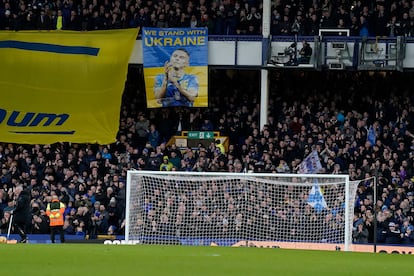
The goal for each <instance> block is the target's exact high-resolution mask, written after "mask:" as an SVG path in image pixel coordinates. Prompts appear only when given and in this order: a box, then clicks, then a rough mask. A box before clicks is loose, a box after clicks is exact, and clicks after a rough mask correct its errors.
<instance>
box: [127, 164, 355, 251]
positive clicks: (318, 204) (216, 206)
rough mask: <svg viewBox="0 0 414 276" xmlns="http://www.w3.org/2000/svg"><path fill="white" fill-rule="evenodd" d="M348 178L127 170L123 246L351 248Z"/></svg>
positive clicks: (352, 191) (351, 200)
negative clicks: (133, 244) (140, 244)
mask: <svg viewBox="0 0 414 276" xmlns="http://www.w3.org/2000/svg"><path fill="white" fill-rule="evenodd" d="M358 183H359V182H350V181H349V176H348V175H321V174H317V175H313V174H256V173H241V174H240V173H215V172H202V173H198V172H165V171H160V172H159V171H156V172H155V171H128V175H127V199H126V206H127V207H126V224H125V240H126V242H127V243H128V242H134V243H144V244H179V245H209V246H211V245H213V246H214V245H219V246H257V247H281V248H303V249H332V250H345V251H348V250H350V245H351V243H352V222H353V215H354V212H353V211H354V203H355V194H356V190H357V187H358Z"/></svg>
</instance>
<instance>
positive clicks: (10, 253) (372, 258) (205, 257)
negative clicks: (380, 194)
mask: <svg viewBox="0 0 414 276" xmlns="http://www.w3.org/2000/svg"><path fill="white" fill-rule="evenodd" d="M0 264H1V269H0V275H5V276H6V275H31V276H35V275H42V276H47V275H53V276H56V275H58V276H64V275H71V276H73V275H80V276H86V275H87V276H89V275H90V276H102V275H114V276H123V275H147V276H149V275H395V274H398V275H403V274H405V273H410V274H406V275H411V273H412V271H413V269H414V256H412V255H398V254H374V253H355V252H339V251H310V250H287V249H268V248H232V247H201V246H198V247H196V246H194V247H193V246H172V245H171V246H159V245H103V244H102V245H97V244H63V245H62V244H16V245H12V244H4V245H0Z"/></svg>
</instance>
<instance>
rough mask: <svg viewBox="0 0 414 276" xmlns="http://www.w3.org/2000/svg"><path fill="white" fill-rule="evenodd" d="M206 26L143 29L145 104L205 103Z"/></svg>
mask: <svg viewBox="0 0 414 276" xmlns="http://www.w3.org/2000/svg"><path fill="white" fill-rule="evenodd" d="M207 44H208V32H207V29H206V28H171V29H170V28H168V29H166V28H144V29H143V31H142V50H143V62H144V78H145V87H146V95H147V106H148V107H149V108H155V107H174V106H186V107H206V106H208V97H207V94H208V85H207V84H208V68H207V65H208V55H207V52H208V45H207Z"/></svg>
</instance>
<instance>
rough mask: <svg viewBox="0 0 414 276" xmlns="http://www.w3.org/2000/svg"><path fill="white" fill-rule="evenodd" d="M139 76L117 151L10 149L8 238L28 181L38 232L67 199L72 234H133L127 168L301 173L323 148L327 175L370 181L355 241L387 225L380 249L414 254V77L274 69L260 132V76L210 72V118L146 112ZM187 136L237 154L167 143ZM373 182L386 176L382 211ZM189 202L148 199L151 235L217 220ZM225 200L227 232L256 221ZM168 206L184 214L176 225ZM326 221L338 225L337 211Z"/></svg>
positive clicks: (360, 199)
mask: <svg viewBox="0 0 414 276" xmlns="http://www.w3.org/2000/svg"><path fill="white" fill-rule="evenodd" d="M139 70H140V69H139V68H138V69H137V68H135V69H133V68H132V69H130V73H129V77H128V81H127V84H126V88H125V92H124V96H123V105H122V107H121V119H120V129H119V133H118V135H117V141H116V142H115V143H113V144H110V145H94V144H72V143H57V144H52V145H21V144H12V143H1V144H0V164H1V170H2V171H1V176H0V181H1V188H0V214H1V219H0V231H1V233H3V234H4V233H7V227H8V221H9V219H10V210H12V209H13V190H14V188H15V187H16V185H18V184H19V183H20V184H23V185H24V186H25V187H26V188H27V189H28V190H29V191H30V195H31V213H32V215H31V218H32V219H31V222H30V223H29V226H30V227H29V228H30V229H29V232H30V233H48V232H49V226H48V218H47V216H46V215H45V206H46V205H47V203H49V202H50V201H51V198H52V196H53V195H58V197H59V198H60V200H61V202H63V203H64V204H66V206H67V208H66V211H65V225H64V229H65V233H66V234H74V235H81V236H86V235H88V236H89V237H90V238H93V237H96V236H97V235H99V234H123V233H124V223H125V197H126V192H125V185H126V171H127V170H128V169H131V168H134V169H137V170H153V171H159V170H177V171H221V172H247V171H254V172H258V173H260V172H271V173H296V172H297V170H298V165H299V164H300V162H301V161H302V160H303V159H304V158H305V157H306V156H307V155H308V154H309V153H310V152H311V151H313V150H316V151H317V152H318V154H319V156H320V159H321V163H322V166H323V171H322V173H327V174H339V173H345V174H349V175H350V179H351V180H364V179H367V180H366V181H362V182H361V184H360V185H359V186H358V192H357V201H356V205H355V220H354V241H355V242H358V243H366V242H373V241H374V224H373V221H374V219H375V217H374V216H375V215H376V219H377V222H378V229H377V233H376V234H377V239H378V242H380V243H389V244H390V243H392V244H411V245H412V244H414V236H413V231H412V230H413V225H414V185H413V182H414V170H413V161H414V143H413V141H414V123H413V120H414V117H413V116H414V108H413V100H414V99H413V98H412V95H411V93H410V78H412V74H410V73H404V74H402V73H396V72H391V73H379V72H378V73H371V72H311V71H306V72H301V71H294V72H282V71H272V72H271V76H270V79H271V87H270V96H269V99H270V101H269V118H268V119H269V120H268V123H267V124H266V125H265V126H264V127H263V128H262V129H260V128H259V125H258V120H259V118H258V116H259V108H260V106H259V98H260V95H259V94H258V93H259V92H258V91H260V87H259V81H258V80H259V79H260V78H259V76H258V72H256V71H250V70H246V71H244V70H241V71H240V70H239V71H231V70H213V69H211V72H210V76H211V81H210V84H211V87H210V91H211V92H210V96H209V108H191V109H190V108H178V107H176V108H162V109H146V108H145V95H144V94H145V93H144V90H143V87H142V84H141V83H142V82H141V81H140V80H139V78H136V76H137V75H139ZM137 91H138V94H137ZM181 130H197V131H199V130H205V131H213V130H215V131H220V133H221V135H223V136H228V137H229V141H230V143H229V147H228V150H225V149H223V146H222V145H221V144H220V143H216V142H212V143H209V144H205V145H203V144H200V145H199V146H198V147H197V148H186V149H179V148H178V147H177V146H176V145H174V144H172V145H169V144H167V143H168V141H169V139H170V137H171V136H172V135H174V134H176V133H177V132H180V131H181ZM370 177H377V192H378V199H377V209H376V210H374V209H373V201H374V198H373V190H374V189H375V187H374V181H373V179H372V178H371V179H369V178H370ZM154 193H155V191H154ZM204 193H207V190H206V191H203V194H204ZM231 196H232V197H233V199H235V198H234V197H237V195H231ZM252 196H254V198H256V199H255V200H257V204H258V205H261V204H262V202H261V201H259V200H258V199H257V198H266V200H264V201H263V202H264V203H263V204H264V205H263V206H262V207H259V208H258V209H268V208H275V207H276V206H275V205H272V203H271V201H272V196H269V195H266V194H264V195H263V194H262V195H260V192H259V190H257V191H254V192H253V194H252ZM179 198H180V197H175V198H174V200H172V199H171V198H168V196H167V194H160V195H157V196H151V195H149V196H148V198H146V199H147V200H148V202H147V203H148V204H151V206H155V207H154V208H152V209H151V210H149V209H148V212H149V211H151V212H150V213H151V216H150V218H145V219H144V218H143V221H142V223H143V224H144V226H145V227H147V229H150V228H151V227H152V226H156V225H157V224H160V223H161V224H162V223H164V222H165V220H167V221H168V222H169V223H174V222H176V221H177V219H178V217H177V216H178V214H179V210H180V208H181V209H182V208H184V209H187V211H186V212H184V213H183V214H184V215H183V217H182V218H181V219H182V220H183V221H184V222H188V221H190V220H194V221H197V219H201V220H202V219H203V217H202V215H201V214H203V212H209V209H208V208H207V210H203V208H206V206H204V207H203V206H202V205H197V204H195V203H194V202H193V201H196V198H195V194H193V196H192V197H190V198H188V199H187V201H188V202H192V203H187V205H186V204H185V203H184V202H181V201H180V199H179ZM218 198H219V199H220V200H223V202H224V203H223V206H225V210H224V211H223V214H227V215H228V216H227V217H223V219H222V220H221V224H220V225H219V226H218V227H223V229H224V228H225V227H230V228H231V229H233V228H234V227H236V224H237V223H238V221H242V222H243V223H248V221H249V220H250V221H251V218H249V217H248V216H245V217H240V216H238V213H237V212H236V211H235V210H229V209H228V208H234V205H235V204H231V202H228V201H229V200H230V199H229V198H228V197H226V196H225V194H220V195H218ZM267 198H270V202H266V201H267ZM206 201H207V200H206ZM208 201H210V200H208ZM183 204H184V206H183ZM305 205H306V204H305ZM167 206H168V208H169V210H170V212H171V214H174V216H172V215H171V216H165V214H164V213H163V210H165V208H166V207H167ZM231 206H233V207H231ZM251 206H256V205H255V204H253V203H252V205H251ZM293 207H294V206H290V207H289V208H293ZM143 208H144V207H143ZM269 210H270V209H269ZM276 213H277V212H270V213H268V214H267V215H268V216H269V215H270V217H268V218H269V221H277V219H276V218H274V220H273V218H272V217H271V216H272V214H276ZM194 214H197V215H196V217H193V218H192V217H191V216H192V215H194ZM323 214H324V215H325V216H326V219H327V221H331V222H332V225H337V223H336V222H335V221H336V220H337V219H338V217H337V216H335V214H336V213H334V212H333V211H332V209H327V210H325V211H324V213H323ZM197 216H200V217H197ZM262 218H263V217H262ZM225 222H226V223H225ZM261 223H266V220H264V221H263V222H261ZM188 225H190V224H188ZM226 225H227V226H226ZM148 227H149V228H148ZM232 227H233V228H232ZM155 228H156V227H155ZM151 229H152V228H151ZM223 229H218V230H217V231H222V230H223ZM169 233H171V232H169ZM158 234H160V233H158ZM302 239H304V238H302Z"/></svg>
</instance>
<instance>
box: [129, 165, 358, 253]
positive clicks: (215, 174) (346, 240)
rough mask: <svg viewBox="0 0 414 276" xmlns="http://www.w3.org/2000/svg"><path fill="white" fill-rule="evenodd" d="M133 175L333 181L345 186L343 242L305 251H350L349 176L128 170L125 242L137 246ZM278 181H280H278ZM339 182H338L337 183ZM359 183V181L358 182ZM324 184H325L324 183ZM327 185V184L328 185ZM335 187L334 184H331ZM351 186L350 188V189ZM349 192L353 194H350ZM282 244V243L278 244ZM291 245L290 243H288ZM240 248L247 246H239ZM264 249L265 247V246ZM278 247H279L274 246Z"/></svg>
mask: <svg viewBox="0 0 414 276" xmlns="http://www.w3.org/2000/svg"><path fill="white" fill-rule="evenodd" d="M134 175H140V176H163V177H165V176H170V177H171V178H174V176H178V177H182V176H185V177H189V176H191V177H192V176H194V177H201V178H202V177H230V178H231V177H233V178H245V179H251V178H254V177H259V178H279V179H289V178H290V179H298V178H302V179H312V178H314V179H330V180H335V181H336V182H338V183H344V184H345V199H344V204H345V206H344V227H345V229H344V241H343V243H341V244H340V245H339V246H338V245H337V246H336V247H333V249H332V246H331V247H330V249H327V247H324V246H321V244H318V245H316V246H315V247H312V246H310V247H309V246H306V247H307V249H322V250H344V251H350V250H351V245H352V219H353V216H354V214H353V212H352V209H351V208H353V206H354V204H355V194H356V190H357V184H356V182H350V180H349V175H329V174H272V173H227V172H177V171H138V170H129V171H128V172H127V191H126V212H125V241H126V243H129V242H131V241H134V244H139V243H140V241H137V240H133V239H132V238H131V237H130V215H131V208H130V207H131V204H132V202H131V190H132V187H133V183H132V181H133V180H132V179H133V177H134ZM278 181H280V180H278ZM339 181H340V182H339ZM358 182H359V181H358ZM285 183H286V184H289V185H302V184H303V183H301V184H298V183H294V182H285ZM325 184H326V183H325ZM328 184H329V183H328ZM332 184H334V185H335V183H332ZM351 185H352V187H351ZM306 187H309V190H310V189H311V188H312V184H311V183H310V182H308V184H307V186H306ZM350 191H351V192H352V193H354V194H352V195H351V194H350ZM351 204H352V205H351ZM280 244H283V243H280ZM290 244H292V242H291V243H290ZM241 246H249V245H248V244H246V245H241ZM253 246H258V247H261V246H260V243H258V244H256V245H253ZM265 247H266V246H265ZM274 247H279V246H274ZM280 248H283V246H280ZM286 248H300V247H295V246H293V247H292V246H291V245H290V246H288V247H286ZM303 249H306V248H303Z"/></svg>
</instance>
